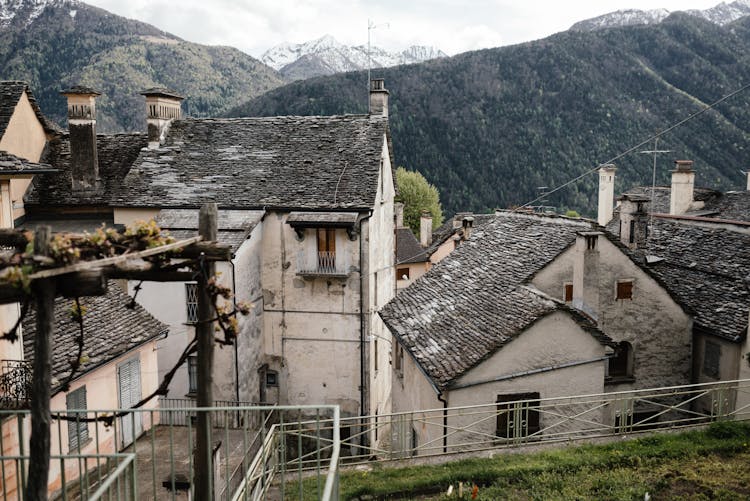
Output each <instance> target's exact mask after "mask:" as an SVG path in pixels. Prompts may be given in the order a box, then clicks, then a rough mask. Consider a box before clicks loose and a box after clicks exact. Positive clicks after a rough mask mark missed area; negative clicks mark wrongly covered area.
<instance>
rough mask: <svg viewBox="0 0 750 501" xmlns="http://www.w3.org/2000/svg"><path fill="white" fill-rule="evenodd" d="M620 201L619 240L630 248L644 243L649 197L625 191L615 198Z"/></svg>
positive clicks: (646, 231)
mask: <svg viewBox="0 0 750 501" xmlns="http://www.w3.org/2000/svg"><path fill="white" fill-rule="evenodd" d="M617 200H618V201H619V202H620V242H622V243H623V244H625V245H627V246H628V247H629V248H631V249H638V248H641V247H643V246H644V245H645V244H646V239H647V238H648V209H647V208H646V204H648V203H649V202H650V201H651V199H650V198H648V197H645V196H643V195H634V194H630V193H626V194H624V195H622V196H621V197H618V199H617Z"/></svg>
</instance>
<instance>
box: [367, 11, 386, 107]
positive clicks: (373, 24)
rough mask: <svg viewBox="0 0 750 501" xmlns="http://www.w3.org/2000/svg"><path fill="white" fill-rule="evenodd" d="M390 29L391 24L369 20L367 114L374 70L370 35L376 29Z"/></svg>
mask: <svg viewBox="0 0 750 501" xmlns="http://www.w3.org/2000/svg"><path fill="white" fill-rule="evenodd" d="M381 27H385V28H390V27H391V25H390V23H380V24H375V23H374V22H373V21H372V19H368V20H367V94H366V95H367V112H368V113H370V112H371V111H372V110H371V109H370V96H369V94H370V70H371V69H372V54H371V52H370V34H371V33H372V30H374V29H376V28H381Z"/></svg>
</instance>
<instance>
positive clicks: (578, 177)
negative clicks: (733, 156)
mask: <svg viewBox="0 0 750 501" xmlns="http://www.w3.org/2000/svg"><path fill="white" fill-rule="evenodd" d="M748 88H750V83H748V84H745V85H743V86H742V87H740V88H739V89H737V90H735V91H734V92H731V93H729V94H727V95H726V96H724V97H722V98H721V99H719V100H717V101H714V102H713V103H711V104H709V105H707V106H706V107H704V108H702V109H700V110H698V111H696V112H695V113H693V114H691V115H688V116H687V117H686V118H683V119H682V120H680V121H679V122H676V123H674V124H672V125H670V126H669V127H667V128H666V129H664V130H662V131H660V132H657V133H656V134H653V135H651V136H649V137H648V138H646V139H644V140H643V141H641V142H640V143H638V144H636V145H635V146H631V147H630V148H628V149H627V150H625V151H623V152H622V153H618V154H617V155H615V156H614V157H612V158H610V159H609V160H606V161H604V162H602V163H600V164H599V165H597V166H596V167H593V168H591V169H589V170H587V171H585V172H584V173H583V174H580V175H578V176H576V177H574V178H573V179H571V180H570V181H567V182H565V183H563V184H561V185H560V186H557V187H555V188H553V189H551V190H549V191H547V192H545V193H544V195H541V196H538V197H536V198H535V199H534V200H531V201H529V202H526V203H525V204H523V205H521V206H519V207H516V208H515V209H513V210H512V212H516V211H518V210H520V209H523V208H526V207H529V206H530V205H532V204H534V203H535V202H538V201H539V200H541V199H542V198H544V197H547V196H549V195H551V194H553V193H555V192H558V191H560V190H562V189H563V188H566V187H568V186H570V185H571V184H573V183H576V182H578V181H580V180H581V179H583V178H584V177H586V176H588V175H589V174H592V173H594V172H596V171H598V170H599V169H600V168H601V167H602V166H603V165H607V164H613V163H615V162H616V161H617V160H619V159H621V158H622V157H624V156H625V155H629V154H630V153H633V152H634V151H636V150H638V149H639V148H642V147H643V146H645V145H646V144H648V143H650V142H652V141H654V140H656V139H658V138H660V137H661V136H663V135H664V134H667V133H668V132H671V131H673V130H674V129H676V128H677V127H680V126H682V125H684V124H685V123H687V122H689V121H690V120H692V119H694V118H695V117H697V116H699V115H702V114H703V113H705V112H707V111H708V110H711V109H713V108H715V107H716V106H717V105H719V104H721V103H723V102H724V101H726V100H727V99H730V98H732V97H734V96H736V95H737V94H739V93H740V92H743V91H745V90H747V89H748Z"/></svg>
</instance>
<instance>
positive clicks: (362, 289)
mask: <svg viewBox="0 0 750 501" xmlns="http://www.w3.org/2000/svg"><path fill="white" fill-rule="evenodd" d="M371 217H372V210H371V211H370V213H369V214H367V216H365V217H363V218H362V219H360V220H359V414H360V416H364V414H365V384H366V382H365V327H366V323H365V322H366V315H365V286H364V280H363V277H362V261H363V257H362V256H363V255H364V245H363V244H362V241H363V238H362V223H363V222H364V221H365V220H366V219H370V218H371ZM368 272H369V266H368ZM368 383H369V382H368ZM363 425H364V423H363ZM362 445H363V446H367V434H366V433H363V434H362Z"/></svg>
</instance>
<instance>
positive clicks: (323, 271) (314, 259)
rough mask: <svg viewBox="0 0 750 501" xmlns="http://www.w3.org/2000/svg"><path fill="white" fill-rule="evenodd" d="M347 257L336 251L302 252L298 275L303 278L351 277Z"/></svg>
mask: <svg viewBox="0 0 750 501" xmlns="http://www.w3.org/2000/svg"><path fill="white" fill-rule="evenodd" d="M349 273H350V271H349V262H348V259H347V256H346V255H345V254H343V253H337V252H335V251H318V252H300V253H299V254H298V255H297V275H300V276H303V277H333V278H346V277H348V276H349Z"/></svg>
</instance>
